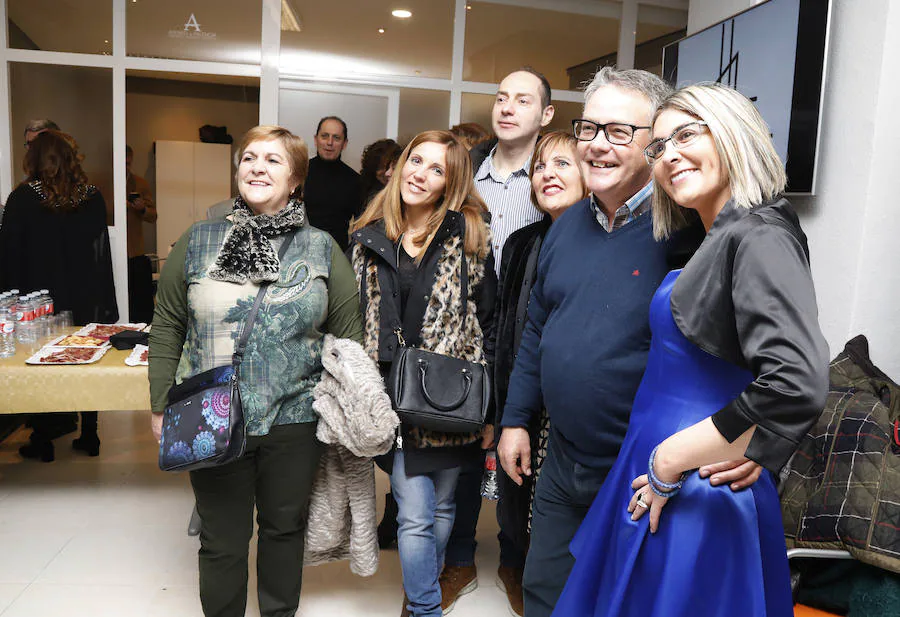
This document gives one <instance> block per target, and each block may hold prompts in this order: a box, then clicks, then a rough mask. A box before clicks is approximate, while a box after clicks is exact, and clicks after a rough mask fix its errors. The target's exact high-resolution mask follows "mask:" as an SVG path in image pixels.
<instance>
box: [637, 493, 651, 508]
mask: <svg viewBox="0 0 900 617" xmlns="http://www.w3.org/2000/svg"><path fill="white" fill-rule="evenodd" d="M634 505H636V506H637V507H639V508H644V509H647V508H649V507H650V506H648V505H647V504H646V503H644V494H643V493H641V494H640V495H638V498H637V501H636V502H634Z"/></svg>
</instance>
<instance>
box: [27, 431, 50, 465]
mask: <svg viewBox="0 0 900 617" xmlns="http://www.w3.org/2000/svg"><path fill="white" fill-rule="evenodd" d="M34 437H35V436H34V435H33V434H32V436H31V441H29V442H28V443H27V444H25V445H24V446H22V447H21V448H19V454H21V455H22V458H32V459H41V461H43V462H45V463H52V462H53V460H54V459H55V458H56V453H55V452H54V451H53V442H52V441H50V440H49V439H44V438H43V436H41V435H38V438H37V439H35V438H34Z"/></svg>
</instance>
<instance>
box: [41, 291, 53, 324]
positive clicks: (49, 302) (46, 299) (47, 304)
mask: <svg viewBox="0 0 900 617" xmlns="http://www.w3.org/2000/svg"><path fill="white" fill-rule="evenodd" d="M41 303H42V304H43V309H42V316H43V317H44V318H46V319H50V318H51V317H53V315H54V307H53V297H52V296H51V295H50V290H49V289H42V290H41Z"/></svg>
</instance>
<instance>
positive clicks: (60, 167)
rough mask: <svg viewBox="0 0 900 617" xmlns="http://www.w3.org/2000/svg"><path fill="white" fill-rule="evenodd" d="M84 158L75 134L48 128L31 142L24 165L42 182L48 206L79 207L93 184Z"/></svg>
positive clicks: (31, 174)
mask: <svg viewBox="0 0 900 617" xmlns="http://www.w3.org/2000/svg"><path fill="white" fill-rule="evenodd" d="M81 159H82V157H81V156H80V155H79V153H78V144H77V143H76V142H75V139H74V138H73V137H72V136H71V135H69V134H67V133H63V132H62V131H54V130H47V131H44V132H42V133H41V134H39V135H38V136H37V137H35V138H34V139H33V140H32V141H31V143H30V144H29V145H28V150H27V151H26V152H25V161H24V162H23V164H22V167H23V169H24V170H25V175H26V176H27V177H28V180H29V181H34V180H37V181H39V182H40V183H41V189H42V192H43V195H44V200H43V204H44V205H45V206H49V207H53V208H61V209H75V208H77V207H78V205H79V204H80V203H81V202H82V201H84V196H85V192H86V188H87V187H88V186H89V185H88V178H87V175H86V174H85V173H84V170H83V169H82V168H81Z"/></svg>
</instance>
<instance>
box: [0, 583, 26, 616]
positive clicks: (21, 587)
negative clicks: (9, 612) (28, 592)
mask: <svg viewBox="0 0 900 617" xmlns="http://www.w3.org/2000/svg"><path fill="white" fill-rule="evenodd" d="M26 587H28V585H27V584H25V583H0V615H2V614H3V611H4V610H6V607H8V606H9V605H10V604H12V603H13V601H14V600H15V599H16V598H18V597H19V596H20V595H21V594H22V592H23V591H25V588H26Z"/></svg>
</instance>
